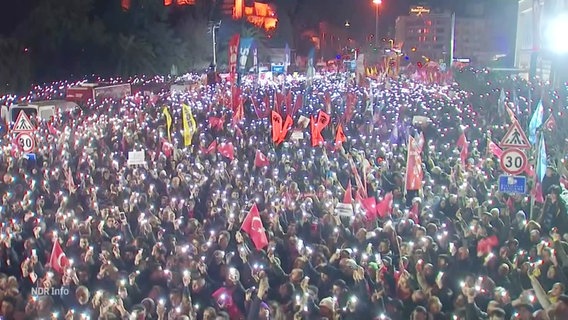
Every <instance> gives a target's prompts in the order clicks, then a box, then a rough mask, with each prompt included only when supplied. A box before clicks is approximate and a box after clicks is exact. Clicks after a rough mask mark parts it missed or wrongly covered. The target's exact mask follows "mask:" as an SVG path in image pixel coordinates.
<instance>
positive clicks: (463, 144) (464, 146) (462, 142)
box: [456, 132, 469, 166]
mask: <svg viewBox="0 0 568 320" xmlns="http://www.w3.org/2000/svg"><path fill="white" fill-rule="evenodd" d="M456 145H457V146H458V148H460V149H461V152H460V159H461V162H462V165H464V166H465V162H466V161H467V156H468V148H469V142H467V137H466V136H465V132H462V134H461V135H460V137H459V138H458V141H457V142H456Z"/></svg>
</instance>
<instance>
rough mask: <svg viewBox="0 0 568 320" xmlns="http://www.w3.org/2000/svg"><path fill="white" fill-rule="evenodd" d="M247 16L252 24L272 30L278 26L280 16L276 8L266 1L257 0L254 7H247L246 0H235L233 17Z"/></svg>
mask: <svg viewBox="0 0 568 320" xmlns="http://www.w3.org/2000/svg"><path fill="white" fill-rule="evenodd" d="M243 17H245V18H246V19H247V21H248V22H250V23H251V24H253V25H255V26H257V27H259V28H263V29H264V30H266V31H270V30H273V29H275V28H276V24H277V23H278V18H276V12H274V9H272V7H271V6H270V5H268V4H266V3H261V2H255V3H254V5H253V6H252V7H247V6H245V4H244V0H235V5H234V7H233V19H236V20H238V19H241V18H243Z"/></svg>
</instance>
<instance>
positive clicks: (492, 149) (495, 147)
mask: <svg viewBox="0 0 568 320" xmlns="http://www.w3.org/2000/svg"><path fill="white" fill-rule="evenodd" d="M489 151H490V152H491V154H493V155H494V156H496V157H497V158H499V159H500V158H501V155H502V154H503V149H501V148H500V147H499V146H498V145H497V144H496V143H495V142H493V141H489Z"/></svg>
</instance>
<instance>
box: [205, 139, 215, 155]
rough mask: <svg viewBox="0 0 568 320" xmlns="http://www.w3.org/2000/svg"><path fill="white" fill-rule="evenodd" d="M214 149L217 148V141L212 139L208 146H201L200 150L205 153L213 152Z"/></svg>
mask: <svg viewBox="0 0 568 320" xmlns="http://www.w3.org/2000/svg"><path fill="white" fill-rule="evenodd" d="M215 150H217V141H216V140H213V142H211V143H210V144H209V146H208V147H207V148H203V147H202V148H201V152H203V153H205V154H211V153H213V152H215Z"/></svg>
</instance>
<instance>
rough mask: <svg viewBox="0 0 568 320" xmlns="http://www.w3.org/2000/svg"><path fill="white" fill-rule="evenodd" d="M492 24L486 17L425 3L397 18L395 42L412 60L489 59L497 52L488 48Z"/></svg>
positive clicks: (479, 60)
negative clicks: (447, 9)
mask: <svg viewBox="0 0 568 320" xmlns="http://www.w3.org/2000/svg"><path fill="white" fill-rule="evenodd" d="M488 33H489V27H488V26H487V21H486V19H483V18H479V17H456V16H455V14H453V13H451V12H448V11H441V12H438V11H434V10H431V9H430V8H428V7H424V6H414V7H411V8H410V12H409V14H408V15H407V16H400V17H398V18H397V20H396V26H395V42H396V43H402V44H403V47H402V50H403V52H404V53H405V54H406V55H408V56H409V57H410V59H411V61H419V60H426V61H429V60H432V61H436V62H439V61H440V60H442V61H443V62H446V63H447V62H449V61H450V59H452V60H453V59H455V58H460V59H469V60H470V61H472V62H486V61H489V60H490V59H491V58H492V57H493V56H494V55H495V53H494V52H493V51H492V50H490V49H488V48H489V47H490V46H489V45H488V43H489V37H488Z"/></svg>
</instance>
